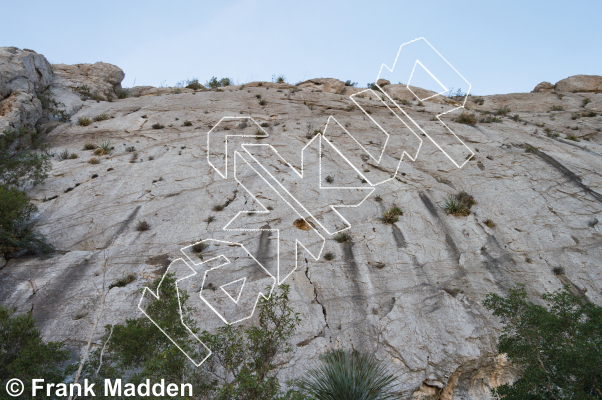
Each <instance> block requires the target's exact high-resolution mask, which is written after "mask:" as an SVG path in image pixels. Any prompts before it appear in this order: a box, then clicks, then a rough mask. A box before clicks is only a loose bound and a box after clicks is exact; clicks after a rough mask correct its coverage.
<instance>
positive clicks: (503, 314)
mask: <svg viewBox="0 0 602 400" xmlns="http://www.w3.org/2000/svg"><path fill="white" fill-rule="evenodd" d="M541 299H542V300H543V303H544V304H545V306H544V305H539V304H534V303H533V302H531V301H530V300H529V299H528V298H527V292H526V291H525V286H524V285H516V286H515V287H513V288H512V289H510V290H509V292H508V294H507V295H506V296H505V297H502V296H499V295H497V294H493V293H490V294H489V295H487V298H486V299H485V301H484V302H483V305H484V306H485V307H486V308H487V309H489V310H490V311H492V312H493V315H495V316H497V317H499V318H500V320H501V322H502V323H503V324H504V325H505V326H504V328H503V330H502V334H501V336H500V339H499V343H498V351H499V352H500V353H506V354H507V356H508V359H509V360H510V362H512V363H513V364H514V365H515V366H517V367H519V368H520V370H521V376H520V378H519V379H518V380H517V381H516V382H514V383H513V384H506V385H502V386H499V387H497V388H496V389H494V392H495V394H496V395H497V396H498V398H503V399H504V400H524V399H533V400H535V399H556V400H558V399H575V400H577V399H583V400H587V399H591V400H594V399H597V400H600V399H602V307H599V306H596V305H594V304H592V303H590V302H589V301H588V300H587V299H584V298H578V297H575V296H573V295H572V294H571V293H569V291H568V287H565V288H564V289H563V290H558V291H556V292H554V293H552V294H544V295H542V296H541Z"/></svg>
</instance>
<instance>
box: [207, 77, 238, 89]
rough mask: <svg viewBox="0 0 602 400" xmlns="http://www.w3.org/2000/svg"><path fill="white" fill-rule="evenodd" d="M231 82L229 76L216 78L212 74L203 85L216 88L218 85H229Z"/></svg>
mask: <svg viewBox="0 0 602 400" xmlns="http://www.w3.org/2000/svg"><path fill="white" fill-rule="evenodd" d="M231 84H232V82H231V80H230V78H222V79H220V80H218V79H217V78H216V77H215V76H213V77H211V79H209V80H208V81H207V82H206V83H205V86H207V87H210V88H211V89H217V88H220V87H226V86H230V85H231Z"/></svg>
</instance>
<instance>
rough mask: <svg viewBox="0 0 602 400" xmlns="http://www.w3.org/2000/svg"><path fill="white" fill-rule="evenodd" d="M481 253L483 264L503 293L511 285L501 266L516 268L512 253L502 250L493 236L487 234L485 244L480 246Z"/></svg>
mask: <svg viewBox="0 0 602 400" xmlns="http://www.w3.org/2000/svg"><path fill="white" fill-rule="evenodd" d="M481 254H482V255H483V256H484V257H485V259H486V260H485V262H484V263H483V265H484V266H485V269H487V271H489V273H490V274H491V276H492V277H493V280H494V282H495V284H496V285H497V286H498V287H499V288H500V289H501V290H502V291H503V292H504V293H505V292H506V291H507V289H508V288H510V287H511V286H512V283H511V282H510V280H508V279H507V278H506V275H505V274H504V272H503V271H502V268H506V269H516V268H517V265H516V261H514V259H513V258H512V255H511V254H509V253H507V252H506V251H504V249H502V246H500V244H499V243H498V241H497V239H496V238H495V236H492V235H488V236H487V245H486V246H483V247H482V248H481Z"/></svg>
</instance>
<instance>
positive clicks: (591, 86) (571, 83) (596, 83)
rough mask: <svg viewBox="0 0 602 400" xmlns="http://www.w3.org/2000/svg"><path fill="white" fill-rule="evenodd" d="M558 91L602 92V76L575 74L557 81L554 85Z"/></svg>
mask: <svg viewBox="0 0 602 400" xmlns="http://www.w3.org/2000/svg"><path fill="white" fill-rule="evenodd" d="M554 89H555V91H556V92H559V93H562V92H571V93H587V92H594V93H601V92H602V76H599V75H573V76H569V77H568V78H565V79H562V80H560V81H558V82H556V85H555V86H554Z"/></svg>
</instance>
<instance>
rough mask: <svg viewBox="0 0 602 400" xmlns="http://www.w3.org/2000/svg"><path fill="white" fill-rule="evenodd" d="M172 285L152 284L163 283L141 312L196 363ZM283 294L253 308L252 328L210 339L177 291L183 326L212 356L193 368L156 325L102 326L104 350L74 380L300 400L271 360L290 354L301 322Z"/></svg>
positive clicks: (169, 279)
mask: <svg viewBox="0 0 602 400" xmlns="http://www.w3.org/2000/svg"><path fill="white" fill-rule="evenodd" d="M175 281H176V279H175V277H174V275H173V274H172V275H169V274H168V275H167V276H165V277H164V278H163V280H162V282H161V280H157V281H155V282H154V284H153V285H151V289H152V290H153V291H155V290H157V287H158V284H159V282H161V287H160V298H159V299H154V298H153V300H152V301H151V302H150V303H149V304H148V305H147V307H146V309H145V310H146V312H147V313H148V315H149V316H150V317H151V318H152V319H153V320H154V321H156V322H157V324H159V325H160V326H161V327H162V328H163V329H165V330H166V331H167V332H168V333H169V335H170V336H171V337H172V338H173V339H174V341H175V342H176V343H177V344H178V346H180V347H181V348H182V349H184V350H186V352H187V353H188V354H189V355H191V357H193V359H195V360H202V359H203V358H204V356H205V355H206V354H207V353H206V350H205V348H204V347H203V346H202V345H201V344H200V343H199V342H198V341H197V340H196V339H194V337H193V336H192V335H190V332H189V331H188V330H187V329H186V328H185V327H184V326H183V325H182V324H181V322H180V313H179V305H178V298H177V292H176V285H175ZM288 293H289V287H288V286H287V285H282V286H280V287H279V291H278V292H275V293H272V296H271V297H270V299H268V300H265V299H263V298H262V299H261V300H260V301H259V303H258V305H257V308H256V310H255V312H256V315H257V319H258V323H257V325H253V326H247V327H245V326H242V325H237V326H232V325H226V326H223V327H221V328H219V329H218V330H217V332H216V333H215V334H212V333H208V332H205V331H203V332H200V329H199V328H198V326H197V325H196V323H195V321H194V320H193V319H192V317H191V312H192V309H190V308H189V307H187V306H186V300H187V299H188V297H189V296H188V295H187V294H186V293H183V292H182V291H180V295H181V299H182V318H183V320H184V321H185V322H186V325H187V326H188V327H190V328H191V330H192V331H193V332H194V333H195V334H196V335H198V336H199V338H200V339H201V340H202V341H203V342H204V343H205V344H206V345H207V347H209V348H210V349H211V351H212V352H213V354H212V355H211V357H210V358H209V359H207V360H206V361H205V363H203V364H202V365H201V366H200V367H196V366H194V365H193V364H192V363H191V362H190V360H188V358H187V357H186V356H185V355H184V354H183V353H182V352H181V351H180V350H179V349H178V348H177V347H176V346H174V345H173V343H172V342H171V341H170V340H169V339H168V338H167V337H166V336H165V335H164V334H163V333H162V332H161V331H160V330H159V329H158V328H157V326H156V325H155V324H153V323H152V322H151V321H150V320H149V319H148V318H146V317H142V318H138V319H129V320H127V321H126V323H125V324H123V325H114V326H106V327H105V335H104V337H103V338H102V340H101V342H102V343H106V344H105V345H104V346H103V347H101V348H98V349H97V350H95V351H94V352H92V354H91V355H90V357H89V359H88V361H87V362H86V364H85V366H84V368H83V372H82V376H81V377H80V381H81V380H83V379H86V378H87V379H89V380H93V381H96V382H99V383H102V380H103V379H105V378H107V379H116V378H122V379H123V381H122V382H123V385H125V383H126V382H131V383H134V384H137V383H140V382H142V381H143V380H145V379H150V380H151V382H159V381H160V380H161V379H165V381H166V382H170V383H177V384H180V383H191V384H192V385H193V394H194V398H195V399H220V400H222V399H223V400H231V399H299V400H300V399H303V398H304V397H302V396H301V395H300V394H298V393H297V392H296V391H294V390H289V391H287V392H285V391H284V390H283V389H282V388H281V386H280V383H279V381H278V379H277V378H276V368H277V366H276V364H275V359H276V357H277V356H278V355H279V354H282V353H286V352H288V351H291V347H290V345H289V344H288V339H289V338H290V337H291V335H292V334H293V332H294V331H295V329H296V327H297V326H298V325H299V323H300V319H299V317H298V315H297V314H295V313H294V312H293V311H292V309H291V308H290V307H289V306H288ZM103 349H104V351H103ZM101 360H102V362H101ZM74 368H75V366H74ZM123 385H122V386H123Z"/></svg>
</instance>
